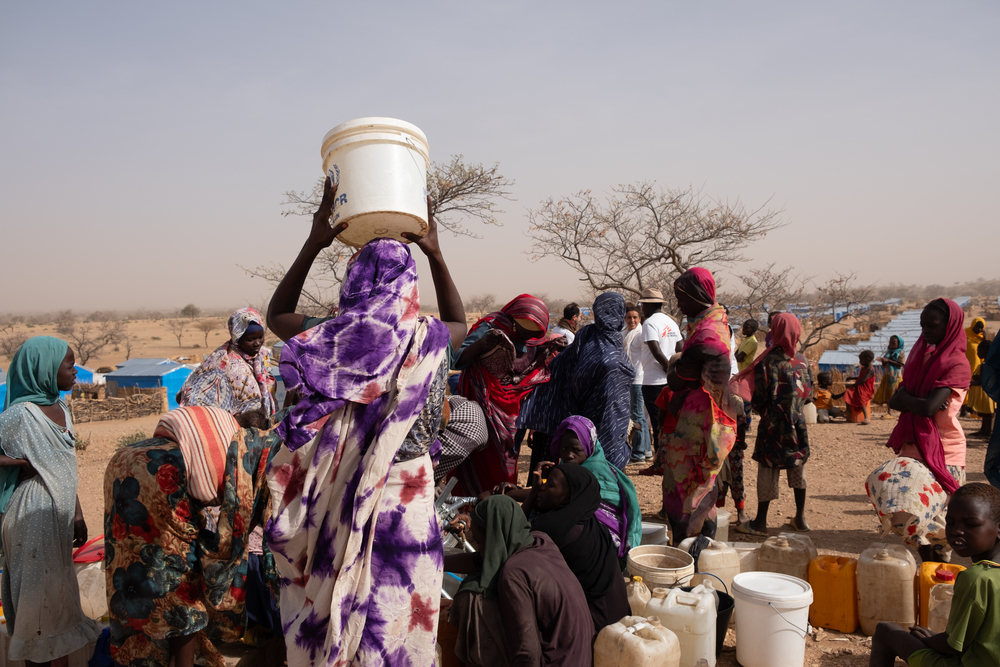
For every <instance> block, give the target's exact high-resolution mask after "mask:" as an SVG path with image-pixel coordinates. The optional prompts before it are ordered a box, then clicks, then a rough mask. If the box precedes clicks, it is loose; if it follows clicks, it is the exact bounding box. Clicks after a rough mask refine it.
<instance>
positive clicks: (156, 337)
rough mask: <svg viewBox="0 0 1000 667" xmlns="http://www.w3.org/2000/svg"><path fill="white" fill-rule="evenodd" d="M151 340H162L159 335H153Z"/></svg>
mask: <svg viewBox="0 0 1000 667" xmlns="http://www.w3.org/2000/svg"><path fill="white" fill-rule="evenodd" d="M153 340H163V339H162V338H160V337H159V336H153Z"/></svg>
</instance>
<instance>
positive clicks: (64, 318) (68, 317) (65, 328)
mask: <svg viewBox="0 0 1000 667" xmlns="http://www.w3.org/2000/svg"><path fill="white" fill-rule="evenodd" d="M55 323H56V331H57V332H58V333H61V334H63V335H65V336H68V335H69V334H70V332H71V331H72V330H73V325H74V324H76V315H74V314H73V311H72V310H60V311H59V312H58V313H57V314H56V319H55Z"/></svg>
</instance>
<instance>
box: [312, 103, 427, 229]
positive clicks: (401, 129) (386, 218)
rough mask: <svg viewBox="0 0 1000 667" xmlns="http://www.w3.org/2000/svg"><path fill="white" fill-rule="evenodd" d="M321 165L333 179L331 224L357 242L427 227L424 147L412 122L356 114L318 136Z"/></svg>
mask: <svg viewBox="0 0 1000 667" xmlns="http://www.w3.org/2000/svg"><path fill="white" fill-rule="evenodd" d="M320 154H321V155H322V156H323V171H324V172H326V174H327V175H328V176H329V177H330V179H331V180H332V181H333V182H334V183H336V184H337V185H338V188H337V199H336V201H335V203H334V207H333V215H332V216H331V218H330V224H331V225H338V224H340V223H342V222H349V223H350V225H349V226H348V228H347V229H345V230H344V231H343V232H341V233H340V235H339V236H338V237H337V238H338V239H340V240H341V241H343V242H344V243H346V244H348V245H352V246H355V247H361V246H363V245H364V244H365V243H367V242H368V241H370V240H372V239H374V238H381V237H391V238H394V239H397V240H399V241H403V242H404V243H405V242H407V241H406V239H404V238H403V237H402V235H401V234H402V232H411V233H413V234H416V235H417V236H423V235H424V234H426V233H427V170H428V169H429V168H430V148H429V147H428V144H427V137H426V136H424V133H423V132H421V131H420V128H418V127H417V126H416V125H412V124H410V123H407V122H406V121H402V120H396V119H395V118H378V117H373V118H357V119H355V120H351V121H348V122H346V123H342V124H341V125H338V126H337V127H335V128H333V129H332V130H330V131H329V132H328V133H327V134H326V136H325V137H324V138H323V148H322V150H321V151H320Z"/></svg>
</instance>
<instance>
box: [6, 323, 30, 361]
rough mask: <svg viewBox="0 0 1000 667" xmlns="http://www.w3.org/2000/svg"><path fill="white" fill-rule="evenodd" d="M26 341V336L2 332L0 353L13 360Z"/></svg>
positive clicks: (12, 332)
mask: <svg viewBox="0 0 1000 667" xmlns="http://www.w3.org/2000/svg"><path fill="white" fill-rule="evenodd" d="M27 340H28V336H27V335H26V334H23V333H15V332H14V331H8V330H4V333H3V334H0V352H3V353H4V356H6V357H7V358H8V359H13V358H14V355H15V354H17V351H18V350H20V349H21V346H22V345H24V343H25V341H27Z"/></svg>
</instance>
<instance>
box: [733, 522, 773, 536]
mask: <svg viewBox="0 0 1000 667" xmlns="http://www.w3.org/2000/svg"><path fill="white" fill-rule="evenodd" d="M733 530H735V531H736V532H737V533H739V534H740V535H750V536H752V537H768V534H767V533H765V532H762V531H759V530H757V529H755V528H751V527H750V522H749V521H747V522H746V523H740V524H737V525H736V526H735V527H734V528H733Z"/></svg>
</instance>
